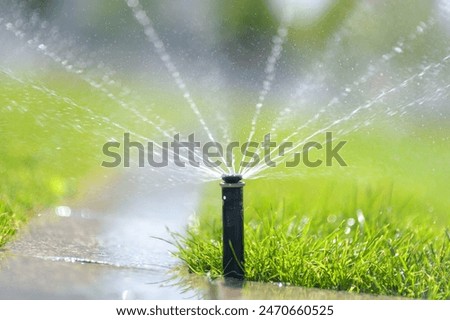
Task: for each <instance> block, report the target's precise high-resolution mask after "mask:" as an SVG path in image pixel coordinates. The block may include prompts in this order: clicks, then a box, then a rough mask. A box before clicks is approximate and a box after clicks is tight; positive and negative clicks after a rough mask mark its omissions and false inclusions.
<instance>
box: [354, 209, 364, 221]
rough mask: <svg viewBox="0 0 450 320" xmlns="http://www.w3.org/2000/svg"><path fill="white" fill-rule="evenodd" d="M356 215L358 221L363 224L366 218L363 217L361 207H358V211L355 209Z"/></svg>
mask: <svg viewBox="0 0 450 320" xmlns="http://www.w3.org/2000/svg"><path fill="white" fill-rule="evenodd" d="M356 216H357V217H358V222H359V223H361V224H363V223H364V221H366V218H365V217H364V214H363V211H362V210H361V209H358V211H356Z"/></svg>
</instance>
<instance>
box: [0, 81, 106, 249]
mask: <svg viewBox="0 0 450 320" xmlns="http://www.w3.org/2000/svg"><path fill="white" fill-rule="evenodd" d="M40 80H42V83H51V85H50V87H51V88H52V89H49V88H48V87H45V86H44V85H42V84H41V82H40ZM47 80H48V79H47ZM0 83H1V93H0V136H1V141H2V142H1V147H0V148H1V154H0V176H1V183H0V247H1V246H3V245H4V244H5V243H6V242H7V241H9V240H10V239H11V237H12V236H13V235H14V234H15V233H16V232H17V230H18V229H19V227H20V226H21V225H23V224H24V223H25V222H26V221H27V220H28V219H29V218H30V217H31V216H33V214H34V213H36V212H38V211H40V210H44V209H46V208H49V207H50V206H52V205H57V204H58V202H59V201H61V200H62V199H63V198H67V197H71V196H75V195H76V193H77V190H79V187H80V184H81V183H82V182H83V178H85V177H87V176H90V177H91V178H93V177H95V175H96V172H97V170H96V169H98V167H99V163H100V162H99V161H98V159H97V157H98V156H99V155H100V153H99V150H101V149H99V143H101V138H100V137H101V133H106V130H104V129H96V126H95V122H94V121H92V119H89V114H87V113H86V112H85V111H83V110H82V109H81V108H77V107H75V106H74V105H72V104H71V103H68V102H67V101H68V99H69V98H70V99H74V100H73V101H78V102H79V103H86V104H88V105H89V106H90V107H93V108H98V107H99V100H98V98H95V96H93V95H91V94H89V92H88V91H82V90H79V87H76V86H75V85H74V83H71V82H70V79H69V78H66V79H58V80H56V79H52V80H49V81H45V79H34V80H33V81H25V80H24V82H19V81H16V80H14V79H12V78H10V77H8V76H6V75H5V74H2V73H0ZM43 88H47V89H49V90H54V89H56V90H57V92H59V94H60V96H58V97H55V96H52V93H51V91H45V90H43ZM61 88H63V89H64V88H65V91H64V90H62V89H61ZM68 88H70V89H68ZM86 97H88V98H86ZM64 99H66V101H64Z"/></svg>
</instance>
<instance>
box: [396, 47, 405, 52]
mask: <svg viewBox="0 0 450 320" xmlns="http://www.w3.org/2000/svg"><path fill="white" fill-rule="evenodd" d="M394 51H395V52H397V53H402V52H403V50H402V48H400V47H395V48H394Z"/></svg>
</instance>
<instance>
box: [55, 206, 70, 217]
mask: <svg viewBox="0 0 450 320" xmlns="http://www.w3.org/2000/svg"><path fill="white" fill-rule="evenodd" d="M55 213H56V214H57V215H58V216H60V217H65V218H67V217H70V216H71V215H72V210H71V209H70V208H69V207H68V206H59V207H56V209H55Z"/></svg>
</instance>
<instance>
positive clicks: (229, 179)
mask: <svg viewBox="0 0 450 320" xmlns="http://www.w3.org/2000/svg"><path fill="white" fill-rule="evenodd" d="M222 180H223V181H224V182H225V183H238V182H239V181H241V180H242V175H241V174H237V173H233V174H223V175H222Z"/></svg>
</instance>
